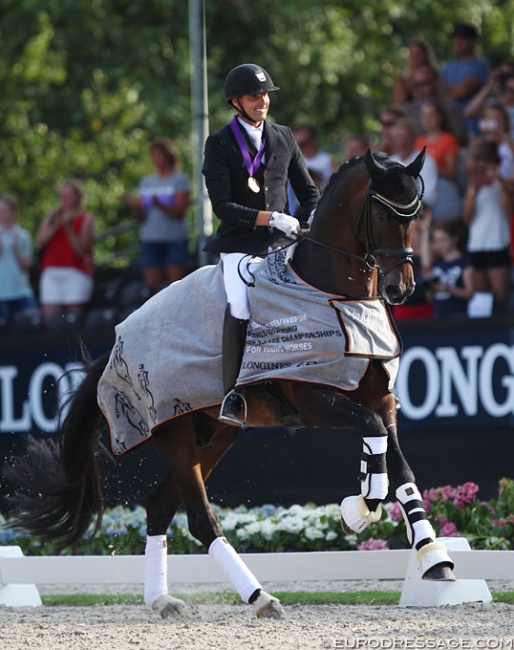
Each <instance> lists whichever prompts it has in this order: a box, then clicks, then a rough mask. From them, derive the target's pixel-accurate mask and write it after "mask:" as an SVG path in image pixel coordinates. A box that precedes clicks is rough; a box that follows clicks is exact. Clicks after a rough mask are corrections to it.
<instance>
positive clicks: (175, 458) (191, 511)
mask: <svg viewBox="0 0 514 650" xmlns="http://www.w3.org/2000/svg"><path fill="white" fill-rule="evenodd" d="M227 431H229V433H228V434H227V435H222V436H220V437H219V438H218V443H216V439H214V441H213V443H212V445H211V446H210V447H208V448H207V447H206V448H205V451H200V450H199V449H198V447H197V445H196V440H195V436H194V429H193V424H192V421H191V420H190V419H188V418H184V419H182V421H181V422H177V424H176V425H174V426H173V428H172V430H171V431H170V430H168V431H166V432H165V431H161V432H159V434H158V435H156V436H153V437H152V441H153V443H154V445H155V447H156V449H157V450H158V451H159V453H160V454H161V455H162V456H163V457H164V458H165V460H166V461H167V462H168V464H169V466H170V469H171V475H173V476H174V477H175V480H176V481H177V483H178V486H179V489H180V492H181V494H182V499H183V501H184V503H185V506H186V510H187V517H188V524H189V531H190V533H191V534H192V535H193V536H194V537H196V539H198V540H199V541H200V542H202V544H204V546H205V547H206V548H207V549H208V551H209V555H211V557H212V558H213V559H214V560H215V561H216V563H217V564H218V565H219V567H220V568H221V570H222V571H223V573H224V574H225V575H226V577H227V578H228V580H229V581H230V582H231V583H232V585H233V586H234V588H235V589H236V591H237V592H238V593H239V595H240V596H241V598H242V600H243V601H244V602H245V603H248V604H250V605H253V606H255V608H256V613H257V616H258V617H264V618H282V617H283V610H282V607H281V605H280V603H279V601H278V600H277V599H276V598H274V597H273V596H271V595H270V594H268V593H267V592H265V591H264V590H263V589H262V587H261V585H260V583H259V582H258V580H257V578H256V577H255V576H254V575H253V573H252V572H251V571H250V569H249V568H248V567H247V566H246V564H245V563H244V562H243V560H242V559H241V557H240V556H239V555H238V554H237V553H236V551H235V549H234V548H233V547H232V546H231V545H230V544H229V542H228V541H227V539H226V538H225V537H224V535H223V531H222V529H221V526H220V523H219V520H218V518H217V516H216V515H215V513H214V512H213V510H212V508H211V507H210V504H209V502H208V499H207V493H206V491H205V485H204V479H205V478H206V477H207V476H208V475H209V473H210V471H211V469H212V468H213V467H214V466H215V465H216V463H217V461H218V460H219V459H220V458H221V456H222V455H223V453H224V452H225V451H226V450H227V449H228V448H229V447H230V446H231V444H232V442H233V439H234V437H235V435H236V433H237V430H235V429H233V427H228V428H227ZM218 435H219V434H218ZM168 598H169V597H168Z"/></svg>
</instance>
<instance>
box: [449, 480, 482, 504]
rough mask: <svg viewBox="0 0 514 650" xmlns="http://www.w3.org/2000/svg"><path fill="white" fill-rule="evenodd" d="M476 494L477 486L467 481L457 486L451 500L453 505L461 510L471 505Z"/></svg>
mask: <svg viewBox="0 0 514 650" xmlns="http://www.w3.org/2000/svg"><path fill="white" fill-rule="evenodd" d="M477 492H478V485H477V484H476V483H471V482H470V481H468V482H467V483H464V485H459V486H458V487H457V490H456V492H455V496H454V498H453V505H454V506H455V507H456V508H463V507H464V506H466V505H469V504H470V503H473V501H474V500H475V499H476V496H477Z"/></svg>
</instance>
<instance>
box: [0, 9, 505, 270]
mask: <svg viewBox="0 0 514 650" xmlns="http://www.w3.org/2000/svg"><path fill="white" fill-rule="evenodd" d="M205 14H206V41H207V55H208V70H207V74H208V88H209V119H210V129H211V131H212V130H215V129H217V128H218V127H220V126H221V125H222V124H224V123H225V122H226V121H227V119H228V118H229V117H230V115H231V111H230V110H229V108H228V106H227V105H226V104H225V102H224V100H223V94H222V88H223V80H224V77H225V75H226V73H227V72H228V70H230V69H231V68H232V67H234V66H235V65H238V64H240V63H244V62H249V61H252V62H257V63H260V64H261V65H263V66H264V67H265V68H267V69H268V71H269V72H270V73H271V75H272V77H273V80H274V81H275V83H276V84H277V85H279V86H280V87H281V92H279V93H277V94H275V95H274V97H273V102H272V107H271V113H270V118H271V119H273V120H275V121H278V122H282V123H285V124H289V125H292V124H293V123H294V122H297V121H300V120H302V121H303V120H308V121H312V122H314V123H316V125H317V126H318V129H319V141H320V144H321V146H322V147H326V148H329V149H330V150H331V151H332V152H333V153H334V155H335V157H336V159H338V152H339V149H340V146H341V143H342V140H343V138H344V136H345V135H346V134H347V133H348V132H351V131H355V130H362V131H368V132H373V131H374V130H376V129H377V128H378V121H377V120H378V114H379V111H380V109H381V107H382V106H384V105H386V104H388V103H390V101H391V94H392V86H393V82H394V77H395V74H396V73H398V72H399V71H400V70H402V69H403V68H404V66H405V61H406V49H405V47H406V44H407V42H408V41H409V39H411V38H414V37H416V38H423V39H425V40H427V41H429V42H430V43H431V45H432V47H433V50H434V53H435V56H436V60H437V63H438V64H439V65H442V64H443V63H444V62H445V61H447V60H448V59H449V58H451V57H452V52H451V38H450V34H451V32H452V28H453V24H454V22H456V21H466V22H473V23H474V24H475V25H476V26H477V27H478V28H479V29H480V32H481V40H480V42H481V52H482V54H484V55H485V56H486V57H487V58H488V59H489V61H490V62H491V64H492V65H493V66H496V65H498V64H499V63H501V62H502V61H504V60H505V59H507V58H511V57H512V56H513V54H514V52H513V47H514V46H513V43H514V39H513V29H514V0H503V1H502V0H497V1H496V2H492V1H491V0H483V2H481V3H476V2H474V1H473V0H454V2H452V3H448V2H444V1H443V0H417V1H416V2H415V3H413V2H411V1H409V0H368V1H367V2H366V3H362V2H358V1H357V0H346V2H344V3H341V2H340V1H337V0H282V1H281V2H280V3H279V2H276V1H272V0H260V2H257V3H248V2H247V1H246V0H225V2H223V3H218V2H215V0H205ZM190 75H191V61H190V44H189V16H188V5H187V2H186V1H185V0H146V2H144V3H143V2H140V1H139V0H44V1H43V0H0V115H1V116H2V119H1V121H0V164H1V169H2V174H1V175H0V194H4V193H9V194H13V195H15V196H16V197H17V198H18V201H19V203H20V214H21V219H20V220H21V222H22V224H23V225H24V226H25V227H27V228H29V229H30V230H31V231H32V232H34V231H35V229H36V227H37V224H38V223H39V221H40V219H41V217H42V215H43V214H44V213H45V212H46V211H47V210H48V209H50V208H51V207H53V206H54V205H55V200H56V197H55V186H56V184H57V183H58V182H59V181H60V180H62V179H63V178H67V177H75V178H80V179H81V180H82V181H83V182H84V183H85V187H86V195H87V205H88V208H89V209H90V210H91V211H92V212H93V213H94V214H95V216H96V218H97V232H98V233H100V232H102V231H105V230H107V229H108V228H110V227H112V226H114V225H118V224H122V223H124V222H128V221H129V220H130V218H131V215H130V214H129V213H127V212H126V211H124V210H123V209H122V207H121V205H120V202H119V197H120V195H121V194H122V193H123V191H132V190H133V189H134V187H135V186H136V184H137V182H138V181H139V179H140V177H141V176H142V175H144V174H146V173H149V172H150V171H151V168H150V165H149V159H148V144H149V142H150V140H151V139H152V137H154V136H156V135H167V136H169V137H171V138H172V139H173V140H174V141H175V143H176V144H177V146H178V148H179V150H180V152H181V156H182V168H183V170H184V171H185V172H186V173H187V174H189V175H190V176H191V173H192V162H193V161H192V158H193V148H192V116H191V77H190ZM340 160H341V162H342V159H340ZM190 212H191V215H190V218H191V223H192V224H193V223H194V219H193V214H192V213H193V212H194V207H193V209H192V210H191V211H190ZM130 238H134V241H137V237H136V235H135V233H133V232H132V233H127V234H126V235H120V236H119V237H116V238H114V237H111V238H108V239H106V240H105V241H103V242H101V243H100V244H99V245H98V247H97V257H98V260H99V261H100V262H101V261H102V260H107V259H110V255H111V254H112V252H113V251H115V250H116V248H120V247H123V246H125V245H127V239H128V240H130ZM122 262H123V260H122Z"/></svg>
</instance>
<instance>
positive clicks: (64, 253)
mask: <svg viewBox="0 0 514 650" xmlns="http://www.w3.org/2000/svg"><path fill="white" fill-rule="evenodd" d="M59 198H60V206H59V207H58V208H57V209H55V210H52V211H51V212H49V213H48V214H47V215H46V216H45V217H44V219H43V222H42V223H41V225H40V227H39V230H38V232H37V234H36V245H37V246H38V248H39V249H40V250H41V251H42V260H41V268H42V272H41V278H40V284H39V301H40V303H41V306H42V310H43V320H44V323H45V324H46V325H52V324H53V323H54V319H55V316H56V314H59V313H62V312H64V313H65V314H68V315H69V316H70V318H71V319H72V320H78V319H79V318H80V316H81V315H82V311H83V309H84V306H85V305H86V304H87V303H88V302H89V300H90V298H91V294H92V292H93V271H94V266H93V239H94V232H93V221H94V219H93V216H92V215H91V214H90V213H89V212H86V211H85V209H84V207H83V200H84V192H83V189H82V186H81V184H80V183H79V182H78V181H75V180H66V181H63V182H62V183H61V185H60V186H59Z"/></svg>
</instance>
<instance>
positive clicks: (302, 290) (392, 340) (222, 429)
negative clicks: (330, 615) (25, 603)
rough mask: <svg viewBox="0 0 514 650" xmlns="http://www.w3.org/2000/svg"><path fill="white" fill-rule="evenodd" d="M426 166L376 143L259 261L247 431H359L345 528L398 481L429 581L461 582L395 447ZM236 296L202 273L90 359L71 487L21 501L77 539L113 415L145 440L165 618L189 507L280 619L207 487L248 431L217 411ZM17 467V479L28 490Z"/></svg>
mask: <svg viewBox="0 0 514 650" xmlns="http://www.w3.org/2000/svg"><path fill="white" fill-rule="evenodd" d="M423 160H424V152H422V153H421V154H420V155H419V156H418V157H417V159H416V160H415V161H414V162H413V163H412V164H411V165H409V166H408V167H404V166H403V165H401V164H399V163H396V162H393V161H391V160H389V159H388V158H387V157H385V156H383V155H372V154H371V152H369V151H368V153H367V154H366V156H365V157H363V158H357V159H354V160H352V161H350V162H348V163H346V164H345V165H343V166H342V167H341V168H340V169H339V170H338V171H337V172H336V173H334V175H333V176H332V178H331V180H330V182H329V184H328V186H327V188H326V190H325V191H324V194H323V197H322V199H321V201H320V203H319V206H318V208H317V210H316V213H315V215H314V217H313V220H312V225H311V228H310V231H309V232H308V233H306V234H305V235H303V237H302V238H301V239H300V240H299V241H298V242H297V243H296V245H295V248H294V251H293V250H288V251H287V254H286V252H284V251H278V252H276V253H273V254H270V255H269V256H268V258H267V260H266V262H265V263H263V264H262V265H261V266H260V267H259V270H258V272H257V274H256V276H255V286H254V287H252V289H251V291H250V301H251V312H252V316H251V323H250V326H249V328H248V340H247V346H246V352H245V357H244V363H243V369H242V372H241V375H240V378H239V381H240V383H244V384H245V385H246V398H247V403H248V425H249V426H252V427H278V426H284V425H287V426H298V427H332V428H335V429H342V428H344V427H352V428H357V429H358V430H359V431H360V434H361V436H362V443H363V452H362V456H361V459H360V467H361V474H360V493H359V494H358V495H356V496H350V497H346V498H345V499H343V501H342V504H341V518H342V525H343V528H344V529H345V530H347V531H351V532H352V533H358V532H360V531H362V530H363V529H364V528H365V527H367V526H369V525H370V524H372V523H373V522H375V521H377V520H378V519H379V518H380V516H381V503H382V501H384V499H385V498H386V496H387V494H388V492H389V489H390V487H391V489H392V490H393V491H394V494H395V496H396V498H397V499H398V501H399V503H400V505H401V507H402V509H403V512H404V518H405V522H406V527H407V534H408V539H409V542H410V544H411V545H412V547H414V548H415V549H417V551H418V558H419V561H420V564H421V570H422V574H423V576H424V577H425V578H426V579H432V580H453V579H454V576H453V572H452V568H453V562H452V561H451V559H450V557H449V556H448V553H447V551H446V548H445V547H444V545H442V544H441V543H439V542H436V541H435V536H436V535H435V532H434V530H433V528H432V526H431V524H430V523H429V521H428V520H427V518H426V515H425V511H424V508H423V504H422V501H421V495H420V492H419V490H418V488H417V486H416V484H415V479H414V475H413V473H412V470H411V469H410V467H409V465H408V464H407V462H406V460H405V458H404V456H403V454H402V452H401V450H400V445H399V442H398V436H397V422H396V401H395V397H394V395H393V392H392V390H393V386H394V380H395V377H396V370H397V364H398V359H399V356H400V352H401V344H400V340H399V337H398V334H397V332H396V330H395V328H394V324H393V323H392V320H391V317H390V315H389V310H388V306H387V305H388V304H399V303H401V302H403V301H404V300H406V298H407V297H408V296H409V295H410V293H411V292H412V290H413V288H414V277H413V268H412V255H413V250H412V245H411V237H412V229H413V227H414V222H415V220H416V219H417V218H418V217H419V215H420V214H421V211H422V204H421V196H420V193H419V192H418V190H417V185H416V179H417V178H418V176H419V173H420V171H421V168H422V166H423ZM225 303H226V297H225V294H224V288H223V282H222V273H221V271H220V268H219V266H210V267H204V268H201V269H199V270H198V271H195V272H194V273H192V274H191V275H189V276H188V277H187V278H185V279H184V280H182V281H180V282H177V283H175V284H173V285H171V286H170V287H168V288H167V289H165V290H163V291H162V292H160V293H159V294H157V295H156V296H154V297H153V298H152V299H150V300H149V301H148V302H147V303H145V304H144V305H143V306H142V307H141V308H140V309H139V310H137V311H136V312H134V313H133V314H132V315H130V316H129V317H128V318H127V319H126V320H125V321H124V322H123V323H121V324H120V325H118V326H117V327H116V345H115V346H114V348H113V351H112V354H111V358H110V359H108V358H102V359H99V360H97V361H96V362H95V363H93V364H92V365H91V367H90V369H89V371H88V373H87V375H86V378H85V380H84V382H83V384H82V385H81V386H80V388H79V389H78V391H77V392H76V393H75V396H74V398H73V400H72V402H71V406H70V408H69V410H68V413H67V415H66V417H65V419H64V421H63V423H62V426H61V429H60V432H59V445H60V446H59V450H58V453H56V454H55V455H54V456H55V458H56V459H57V461H58V462H59V463H60V465H61V476H62V477H63V485H62V486H60V487H59V488H58V489H56V490H53V491H51V493H50V494H47V495H46V496H45V498H44V499H43V500H42V499H41V498H40V497H41V495H36V496H35V497H34V498H32V497H31V496H30V495H29V496H28V497H26V498H25V497H20V499H19V501H18V503H19V504H21V509H20V514H19V516H18V518H17V522H18V524H19V526H20V527H23V528H25V529H27V530H29V531H30V532H31V533H32V534H34V535H38V536H40V537H41V538H43V539H57V540H58V541H59V543H60V544H61V545H62V546H66V545H70V544H74V543H75V542H77V541H78V540H80V538H81V537H82V536H83V535H84V534H85V533H86V531H87V530H88V527H89V525H90V523H91V521H92V520H94V519H95V517H97V516H100V515H101V512H102V497H101V484H100V480H99V473H98V465H97V457H96V448H97V445H98V441H99V437H100V431H101V427H102V425H103V424H104V423H105V420H107V422H108V424H109V427H110V431H111V441H112V446H113V452H114V453H119V454H122V453H125V452H126V451H128V450H129V449H130V448H132V447H134V446H135V445H139V444H141V443H143V442H144V441H145V440H147V439H148V440H150V441H151V442H152V443H153V444H154V446H155V447H156V449H157V450H158V451H159V452H160V454H161V455H162V456H163V458H165V459H166V461H167V463H168V465H169V468H170V473H169V475H168V476H167V478H166V479H165V480H164V481H163V483H162V484H161V485H160V486H158V487H157V489H156V490H155V491H154V493H153V494H152V495H151V496H150V497H149V499H148V508H147V517H148V527H147V529H148V538H147V546H146V563H147V570H146V576H147V580H146V583H145V601H146V603H147V604H148V605H149V606H150V607H153V608H154V609H157V610H158V611H159V612H160V613H161V615H162V616H168V615H177V614H178V613H179V612H180V610H181V609H182V608H183V606H184V604H183V603H182V602H181V601H179V600H178V599H176V598H173V597H171V596H169V595H168V587H167V579H166V570H165V567H166V559H165V558H166V531H167V528H168V526H169V524H170V522H171V519H172V517H173V516H174V514H175V512H176V510H177V508H178V507H179V506H180V504H181V502H185V505H186V507H187V511H188V516H189V527H190V531H191V533H192V534H193V535H194V536H195V537H196V538H197V539H198V540H200V541H201V542H202V543H203V544H204V545H205V546H206V548H208V549H209V553H210V554H211V556H212V557H213V559H214V560H215V561H216V562H217V563H218V564H219V565H220V567H221V568H222V570H223V571H224V572H225V574H226V576H227V578H228V579H229V580H230V581H231V582H232V584H233V585H234V588H235V589H236V590H237V591H238V593H239V594H240V595H241V598H242V599H243V600H244V601H245V602H247V603H250V604H252V605H254V606H255V608H256V611H257V614H258V616H268V617H280V616H281V615H282V609H281V606H280V604H279V603H278V601H277V599H276V598H274V597H273V596H270V595H269V594H268V593H266V592H265V591H264V590H263V589H262V587H261V585H260V584H259V582H258V581H257V579H256V577H255V576H254V575H253V574H252V573H251V572H250V571H249V570H248V568H247V567H246V565H245V564H244V563H243V562H242V560H241V558H240V557H239V556H238V555H237V553H236V551H235V550H234V549H233V548H232V547H231V546H230V544H228V543H227V541H226V540H225V538H224V537H223V531H222V530H221V527H220V524H219V522H218V520H217V518H216V516H215V514H214V513H213V512H212V510H211V508H210V506H209V504H208V499H207V495H206V491H205V485H204V482H205V480H206V479H207V477H208V476H209V474H210V473H211V471H212V470H213V468H214V467H215V466H216V464H217V463H218V461H219V460H220V459H221V457H222V456H223V455H224V454H225V452H226V451H227V450H228V449H229V448H230V447H231V445H232V444H233V442H234V440H235V438H236V436H237V432H238V430H237V428H236V427H234V426H232V425H231V424H227V423H224V422H220V421H219V420H218V413H219V404H220V402H221V400H222V397H223V386H222V376H221V375H222V370H221V328H222V322H223V316H224V311H225ZM102 416H104V417H102ZM104 418H105V419H104ZM341 435H345V433H344V432H343V431H341ZM291 444H294V442H293V441H292V442H291ZM33 457H34V458H36V454H34V455H33ZM39 458H40V454H37V459H36V464H37V463H39ZM27 462H28V463H29V467H28V469H27V473H28V475H29V476H31V472H34V471H36V470H34V468H33V467H31V466H30V458H29V460H28V461H27ZM22 468H23V463H20V465H18V468H17V469H16V470H15V471H13V472H11V478H14V479H16V478H17V479H18V482H19V483H23V476H22V475H23V471H22ZM52 475H55V476H57V475H58V474H57V472H55V474H52ZM334 480H336V477H334ZM389 481H391V486H390V485H389ZM28 483H29V484H30V480H29V481H28Z"/></svg>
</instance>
